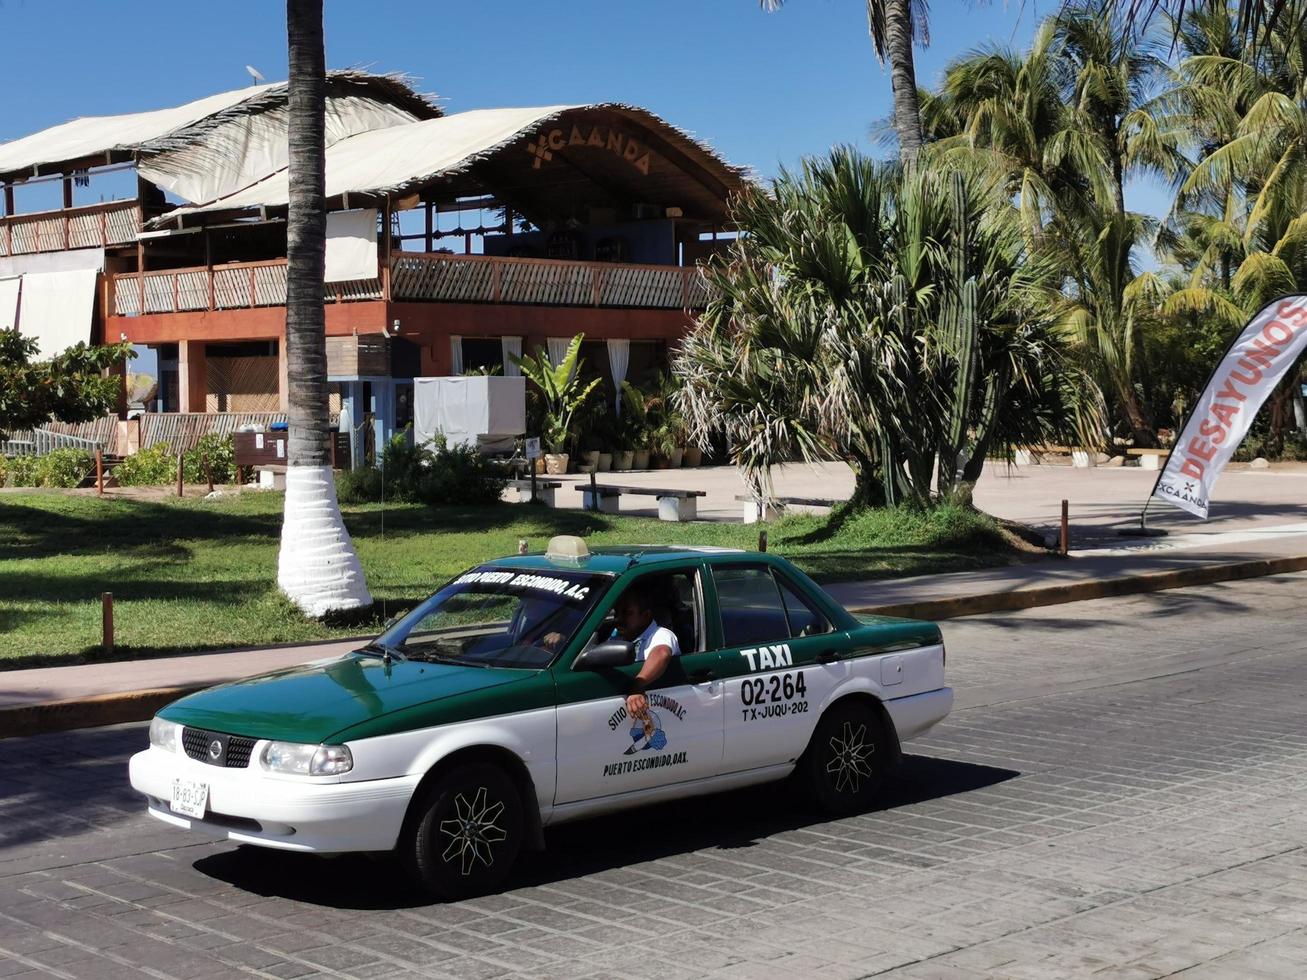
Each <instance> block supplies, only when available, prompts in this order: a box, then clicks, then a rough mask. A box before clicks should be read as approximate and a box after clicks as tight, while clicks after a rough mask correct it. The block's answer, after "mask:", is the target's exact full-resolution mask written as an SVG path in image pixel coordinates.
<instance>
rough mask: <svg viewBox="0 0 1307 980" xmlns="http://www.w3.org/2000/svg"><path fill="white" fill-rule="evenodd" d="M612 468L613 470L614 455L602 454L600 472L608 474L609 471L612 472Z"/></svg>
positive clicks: (600, 456)
mask: <svg viewBox="0 0 1307 980" xmlns="http://www.w3.org/2000/svg"><path fill="white" fill-rule="evenodd" d="M612 468H613V454H612V453H600V454H599V472H600V473H607V472H608V471H609V470H611V469H612Z"/></svg>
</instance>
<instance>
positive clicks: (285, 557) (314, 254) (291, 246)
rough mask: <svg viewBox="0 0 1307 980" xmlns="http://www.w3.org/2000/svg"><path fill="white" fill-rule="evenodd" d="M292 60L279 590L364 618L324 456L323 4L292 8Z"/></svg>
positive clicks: (308, 608) (360, 587) (297, 1)
mask: <svg viewBox="0 0 1307 980" xmlns="http://www.w3.org/2000/svg"><path fill="white" fill-rule="evenodd" d="M286 35H287V40H288V43H289V53H290V81H289V86H288V88H289V101H290V108H289V123H288V130H289V131H288V142H289V151H290V153H289V175H290V209H289V213H288V214H287V219H286V338H285V343H286V367H287V377H288V391H287V395H288V399H287V400H288V403H289V410H290V411H289V415H290V439H289V442H288V445H287V452H286V463H287V467H286V509H285V513H284V515H283V517H282V525H281V551H280V554H279V555H278V561H277V584H278V585H279V586H280V587H281V589H282V591H283V592H285V593H286V595H287V596H288V597H289V598H290V599H291V601H292V602H294V603H295V604H296V605H297V606H299V608H300V609H302V610H303V611H304V612H306V613H307V614H309V615H310V616H315V617H322V616H326V615H329V614H332V613H340V612H345V611H348V610H355V609H363V608H367V607H369V606H371V605H372V596H371V595H370V594H369V592H368V588H367V585H366V584H365V583H364V580H363V568H362V566H361V565H360V564H359V560H358V556H357V555H356V554H355V552H354V542H353V541H352V540H351V539H350V536H349V532H348V531H347V530H345V525H344V522H343V521H342V520H341V517H340V505H339V503H338V502H337V500H336V484H335V480H334V479H333V477H332V472H331V465H330V461H329V459H328V455H327V427H328V412H327V339H326V318H325V314H324V311H323V305H322V303H323V276H324V263H325V258H326V240H327V213H326V200H325V193H326V170H327V161H326V155H327V154H326V140H325V132H326V125H325V114H326V91H327V69H326V52H325V49H324V46H323V38H322V0H286Z"/></svg>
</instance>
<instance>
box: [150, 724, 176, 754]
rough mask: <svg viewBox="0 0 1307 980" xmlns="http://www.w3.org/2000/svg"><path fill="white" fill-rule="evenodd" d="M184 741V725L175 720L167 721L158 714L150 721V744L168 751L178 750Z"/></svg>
mask: <svg viewBox="0 0 1307 980" xmlns="http://www.w3.org/2000/svg"><path fill="white" fill-rule="evenodd" d="M181 741H182V726H181V725H179V724H177V723H176V722H175V721H165V720H164V719H163V718H160V717H159V716H158V715H155V716H154V718H153V719H152V720H151V721H150V744H151V745H156V746H158V747H159V748H161V749H163V750H164V751H166V752H176V751H177V747H178V746H179V745H181Z"/></svg>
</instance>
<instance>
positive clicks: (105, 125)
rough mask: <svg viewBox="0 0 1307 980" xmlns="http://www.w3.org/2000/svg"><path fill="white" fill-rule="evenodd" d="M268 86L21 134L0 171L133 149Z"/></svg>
mask: <svg viewBox="0 0 1307 980" xmlns="http://www.w3.org/2000/svg"><path fill="white" fill-rule="evenodd" d="M283 87H284V86H283ZM269 88H270V86H264V85H253V86H251V87H249V88H242V89H236V90H235V91H233V92H220V93H218V94H217V95H210V96H208V97H207V98H203V99H197V100H196V101H194V102H187V103H186V104H185V105H179V106H174V107H173V108H171V109H156V110H154V111H152V112H130V113H126V114H124V115H121V116H85V117H83V118H81V119H74V120H72V121H71V122H66V123H63V124H62V125H59V126H53V127H51V128H50V129H44V130H42V131H41V132H39V133H33V134H32V135H31V136H24V137H23V138H22V139H16V140H12V141H11V142H8V143H0V173H11V172H13V171H19V170H31V169H32V168H34V167H37V166H40V165H41V164H43V163H57V162H61V161H64V160H76V159H79V158H81V157H89V156H96V155H99V154H103V153H108V152H111V151H113V150H131V149H134V148H135V147H137V146H139V145H140V144H142V143H148V142H150V141H151V140H155V139H158V138H159V137H161V136H166V135H167V134H168V133H171V132H173V131H174V130H177V129H182V128H184V127H186V126H190V125H192V124H194V123H197V122H199V121H200V120H201V119H204V118H206V117H208V116H212V115H213V114H214V113H217V112H222V111H223V110H224V109H230V108H231V107H232V106H235V105H239V104H240V103H242V102H244V101H245V100H246V99H248V98H251V97H252V96H255V95H260V96H261V95H264V94H266V93H267V91H268V89H269Z"/></svg>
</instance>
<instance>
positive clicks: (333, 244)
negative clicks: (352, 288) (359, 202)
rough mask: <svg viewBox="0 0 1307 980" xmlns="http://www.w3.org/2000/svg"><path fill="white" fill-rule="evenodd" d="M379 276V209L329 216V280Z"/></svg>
mask: <svg viewBox="0 0 1307 980" xmlns="http://www.w3.org/2000/svg"><path fill="white" fill-rule="evenodd" d="M375 278H377V209H376V208H366V209H364V210H362V211H333V212H332V213H331V214H328V215H327V261H326V270H325V276H324V280H325V281H326V282H352V281H354V280H356V279H375Z"/></svg>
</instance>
